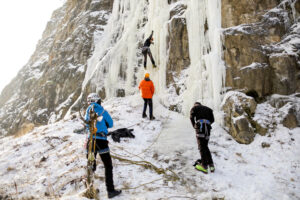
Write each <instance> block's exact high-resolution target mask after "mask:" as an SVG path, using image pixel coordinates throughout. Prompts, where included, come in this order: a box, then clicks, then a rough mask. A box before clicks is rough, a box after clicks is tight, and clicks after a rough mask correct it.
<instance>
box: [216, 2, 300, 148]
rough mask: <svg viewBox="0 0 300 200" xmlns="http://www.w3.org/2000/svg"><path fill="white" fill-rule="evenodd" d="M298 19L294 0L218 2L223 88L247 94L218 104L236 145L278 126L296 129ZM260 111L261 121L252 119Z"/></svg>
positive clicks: (298, 5) (299, 64)
mask: <svg viewBox="0 0 300 200" xmlns="http://www.w3.org/2000/svg"><path fill="white" fill-rule="evenodd" d="M299 16H300V1H299V0H295V1H279V0H263V1H261V0H254V1H235V0H224V1H222V26H223V28H224V31H223V34H224V47H223V48H224V60H225V63H226V67H227V68H226V87H227V88H228V89H230V90H237V91H240V92H242V93H245V94H247V95H248V96H246V95H244V96H243V94H241V93H230V94H231V95H233V96H235V97H232V96H231V97H230V95H229V96H228V95H227V98H226V97H225V99H224V101H223V110H224V111H225V125H226V126H227V127H228V131H229V133H230V134H231V135H232V136H233V137H234V138H235V139H236V140H237V141H238V142H240V143H247V144H248V143H250V142H252V141H253V139H254V136H255V133H259V134H261V135H265V134H266V133H267V132H268V131H270V130H272V129H274V126H275V127H276V126H277V125H278V124H283V125H284V126H287V127H289V128H295V127H297V126H299V125H300V118H299V116H298V115H299V112H300V109H299V106H298V105H299V92H300V17H299ZM273 94H280V95H284V96H280V97H279V96H276V95H275V96H274V95H273ZM294 94H295V95H294ZM251 97H253V98H252V99H251ZM234 98H235V99H236V101H234V100H233V99H234ZM249 98H250V99H249ZM254 99H255V101H256V102H255V101H254ZM233 102H235V103H233ZM250 102H251V103H250ZM262 102H264V103H263V104H258V105H257V106H258V108H257V110H256V111H255V107H256V104H257V103H262ZM274 102H277V103H275V104H274ZM234 105H242V106H237V107H236V106H234ZM262 105H264V108H262ZM260 109H262V110H264V111H265V112H266V113H268V112H269V114H265V115H266V116H268V118H269V120H267V121H268V122H267V123H263V122H256V121H255V115H256V114H257V113H260V112H261V110H260ZM275 113H276V114H275ZM275 115H277V116H276V117H275Z"/></svg>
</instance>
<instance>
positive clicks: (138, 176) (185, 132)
mask: <svg viewBox="0 0 300 200" xmlns="http://www.w3.org/2000/svg"><path fill="white" fill-rule="evenodd" d="M142 106H143V101H142V99H141V98H140V97H139V96H138V95H135V96H129V97H126V98H113V99H111V100H109V101H107V102H105V103H104V108H105V109H106V110H107V111H108V112H109V113H110V114H111V116H112V117H113V119H114V122H115V124H114V128H113V129H112V130H114V129H118V128H124V127H126V128H127V127H129V128H134V134H135V136H136V137H135V138H134V139H122V140H121V143H115V142H113V140H112V139H111V138H109V140H110V147H111V154H112V155H116V156H119V157H123V158H126V159H130V160H135V161H141V160H143V161H148V162H151V163H152V164H153V165H155V166H156V167H158V168H162V169H164V170H165V175H164V174H158V173H157V172H156V171H155V170H153V169H151V168H144V167H143V166H138V165H133V164H129V163H126V162H121V161H119V160H117V159H114V160H113V164H114V180H115V186H116V188H119V189H122V190H123V192H122V194H121V195H120V196H119V197H115V199H120V200H128V199H139V200H140V199H155V200H156V199H201V200H202V199H237V200H240V199H247V200H248V199H255V200H257V199H264V200H266V199H270V200H271V199H272V200H273V199H299V198H300V157H299V155H300V142H299V141H300V128H296V129H293V130H289V129H287V128H284V127H278V128H277V129H276V130H275V132H272V133H270V134H268V135H267V136H264V137H263V136H259V135H257V136H256V138H255V140H254V142H253V143H251V144H250V145H242V144H238V143H237V142H235V141H234V140H233V139H232V138H231V136H230V135H229V134H227V133H226V132H225V130H224V129H223V128H222V127H220V126H219V125H218V124H214V126H213V131H212V136H211V140H210V144H209V147H210V149H211V151H212V154H213V159H214V162H215V165H216V171H215V173H210V174H207V175H205V174H202V173H201V172H198V171H196V170H195V169H194V168H193V166H192V164H193V163H194V161H195V160H196V159H198V158H199V152H198V149H197V143H196V138H195V135H194V130H193V128H192V127H191V124H190V121H189V118H188V117H185V116H182V115H180V114H178V113H174V112H171V111H169V110H167V109H166V108H164V107H163V106H161V105H160V103H159V102H158V101H157V100H156V99H155V98H154V114H155V117H156V118H157V120H154V121H149V120H148V119H142V118H141V113H142ZM82 126H83V125H82V122H81V121H80V120H79V119H77V118H76V119H73V120H65V121H60V122H58V123H55V124H51V125H47V126H42V127H39V128H36V129H34V130H33V131H32V132H30V133H28V134H26V135H24V136H21V137H17V138H15V137H6V138H3V139H1V140H0V144H1V145H0V195H1V196H3V197H5V196H6V195H7V196H8V197H11V198H12V199H65V200H71V199H72V200H73V199H85V198H83V197H82V192H83V191H84V189H85V187H84V180H85V173H86V171H85V167H86V158H85V149H84V144H85V141H86V135H83V134H76V133H73V131H74V130H75V129H79V128H81V127H82ZM268 144H269V145H270V146H269V147H267V146H268ZM263 146H264V148H263ZM176 176H178V177H179V179H178V180H175V179H172V178H174V177H176ZM95 185H96V186H97V187H98V188H99V189H100V198H101V199H107V195H106V191H105V183H104V168H103V165H102V162H101V161H100V159H99V158H98V168H97V171H96V183H95Z"/></svg>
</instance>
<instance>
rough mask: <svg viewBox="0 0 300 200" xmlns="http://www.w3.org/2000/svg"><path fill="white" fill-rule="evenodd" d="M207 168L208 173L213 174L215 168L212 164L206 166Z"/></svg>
mask: <svg viewBox="0 0 300 200" xmlns="http://www.w3.org/2000/svg"><path fill="white" fill-rule="evenodd" d="M208 166H209V169H210V172H212V173H213V172H214V171H215V166H214V164H210V165H208Z"/></svg>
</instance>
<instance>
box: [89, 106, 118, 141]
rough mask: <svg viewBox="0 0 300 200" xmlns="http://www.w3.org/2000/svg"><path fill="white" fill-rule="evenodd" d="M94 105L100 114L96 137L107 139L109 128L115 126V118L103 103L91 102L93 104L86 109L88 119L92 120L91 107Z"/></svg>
mask: <svg viewBox="0 0 300 200" xmlns="http://www.w3.org/2000/svg"><path fill="white" fill-rule="evenodd" d="M92 107H94V111H95V112H96V113H97V115H98V121H97V124H96V128H97V134H96V139H101V140H107V133H108V130H107V128H111V127H113V120H112V118H111V117H110V115H109V114H108V112H107V111H106V110H104V108H103V107H102V106H101V105H99V104H97V103H91V105H90V106H89V107H88V108H87V110H86V114H85V120H86V121H89V120H90V109H91V108H92ZM94 138H95V137H94Z"/></svg>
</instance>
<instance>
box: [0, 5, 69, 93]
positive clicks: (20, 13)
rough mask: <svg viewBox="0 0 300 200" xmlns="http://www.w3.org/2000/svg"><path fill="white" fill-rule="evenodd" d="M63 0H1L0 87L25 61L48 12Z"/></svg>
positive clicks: (43, 27) (11, 77)
mask: <svg viewBox="0 0 300 200" xmlns="http://www.w3.org/2000/svg"><path fill="white" fill-rule="evenodd" d="M64 1H65V0H26V1H25V0H14V1H1V6H0V26H1V29H0V91H2V90H3V88H4V87H5V86H6V85H7V84H9V82H10V81H11V80H12V79H13V78H14V77H15V76H16V75H17V73H18V71H19V70H20V69H21V68H22V67H23V66H24V65H25V64H26V63H27V62H28V61H29V58H30V56H31V55H32V54H33V52H34V50H35V47H36V44H37V43H38V40H39V39H41V38H42V34H43V31H44V29H45V28H46V25H47V22H48V21H49V20H50V18H51V15H52V12H53V11H54V10H55V9H57V8H59V7H60V6H62V5H63V3H64Z"/></svg>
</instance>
